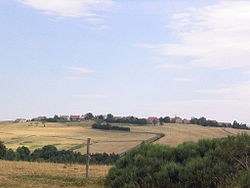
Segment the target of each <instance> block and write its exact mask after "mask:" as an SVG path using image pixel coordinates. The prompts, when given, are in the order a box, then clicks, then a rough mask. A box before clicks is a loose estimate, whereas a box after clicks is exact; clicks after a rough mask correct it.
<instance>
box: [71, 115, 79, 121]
mask: <svg viewBox="0 0 250 188" xmlns="http://www.w3.org/2000/svg"><path fill="white" fill-rule="evenodd" d="M70 120H71V121H81V116H80V115H71V116H70Z"/></svg>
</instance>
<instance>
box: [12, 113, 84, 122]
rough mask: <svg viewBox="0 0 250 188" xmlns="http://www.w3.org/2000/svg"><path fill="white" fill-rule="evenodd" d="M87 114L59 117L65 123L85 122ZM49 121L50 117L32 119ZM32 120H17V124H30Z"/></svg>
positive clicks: (34, 119)
mask: <svg viewBox="0 0 250 188" xmlns="http://www.w3.org/2000/svg"><path fill="white" fill-rule="evenodd" d="M86 116H87V115H86V114H85V115H70V116H68V115H61V116H58V118H59V119H61V120H65V121H81V120H85V119H86ZM46 119H48V117H46V116H38V117H35V118H32V120H33V121H42V120H46ZM28 121H30V120H28V119H22V118H18V119H16V120H15V123H24V122H28Z"/></svg>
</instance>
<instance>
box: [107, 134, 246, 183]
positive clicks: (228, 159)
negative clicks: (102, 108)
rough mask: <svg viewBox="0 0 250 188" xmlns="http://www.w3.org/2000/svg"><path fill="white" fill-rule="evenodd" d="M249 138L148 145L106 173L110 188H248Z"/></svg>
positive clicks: (240, 137)
mask: <svg viewBox="0 0 250 188" xmlns="http://www.w3.org/2000/svg"><path fill="white" fill-rule="evenodd" d="M249 146H250V136H249V135H247V134H242V135H237V136H230V137H227V138H217V139H212V140H200V141H199V142H198V143H194V142H186V143H183V144H181V145H179V146H178V147H169V146H166V145H158V144H147V145H142V146H141V147H140V148H138V149H136V150H133V151H131V152H129V153H128V154H126V155H124V156H123V157H121V158H120V159H119V160H118V161H117V162H116V164H115V166H114V167H113V168H112V169H111V170H110V171H109V173H108V176H107V178H106V184H107V186H108V187H111V188H137V187H142V188H148V187H169V188H193V187H199V188H207V187H210V188H216V187H221V188H228V187H229V188H230V187H242V188H249V187H250V147H249Z"/></svg>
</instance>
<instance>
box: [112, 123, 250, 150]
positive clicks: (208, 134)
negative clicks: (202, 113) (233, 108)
mask: <svg viewBox="0 0 250 188" xmlns="http://www.w3.org/2000/svg"><path fill="white" fill-rule="evenodd" d="M115 125H118V126H122V124H115ZM130 128H131V130H132V131H135V132H154V133H164V134H165V135H166V136H165V137H163V138H161V139H160V140H158V141H156V143H159V144H167V145H170V146H178V145H179V144H181V143H183V142H187V141H194V142H196V141H198V140H200V139H211V138H221V137H227V136H231V135H236V134H240V133H247V134H250V130H241V129H232V128H220V127H203V126H200V125H193V124H174V123H167V124H164V125H163V126H160V125H157V126H131V127H130Z"/></svg>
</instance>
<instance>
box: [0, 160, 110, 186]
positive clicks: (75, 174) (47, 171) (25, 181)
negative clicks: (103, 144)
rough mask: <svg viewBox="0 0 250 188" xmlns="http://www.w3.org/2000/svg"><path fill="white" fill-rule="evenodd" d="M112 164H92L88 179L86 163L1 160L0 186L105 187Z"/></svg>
mask: <svg viewBox="0 0 250 188" xmlns="http://www.w3.org/2000/svg"><path fill="white" fill-rule="evenodd" d="M110 168H111V167H110V166H101V165H99V166H94V165H93V166H91V168H90V175H91V178H89V179H86V178H84V177H85V167H84V165H67V164H50V163H29V162H10V161H0V187H20V188H22V187H23V188H27V187H37V188H38V187H39V188H47V187H48V188H50V187H53V188H54V187H71V188H73V187H87V188H103V187H104V186H103V177H104V176H105V175H106V174H107V173H108V170H109V169H110Z"/></svg>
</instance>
